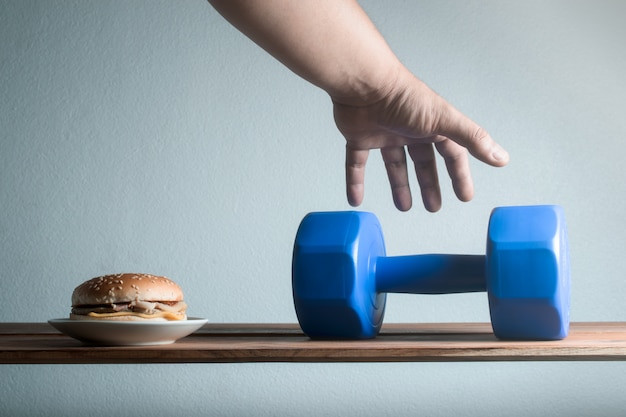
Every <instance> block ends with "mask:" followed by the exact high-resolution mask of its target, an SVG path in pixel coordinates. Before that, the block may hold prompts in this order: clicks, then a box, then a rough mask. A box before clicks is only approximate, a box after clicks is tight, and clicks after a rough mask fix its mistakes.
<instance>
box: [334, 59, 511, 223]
mask: <svg viewBox="0 0 626 417" xmlns="http://www.w3.org/2000/svg"><path fill="white" fill-rule="evenodd" d="M380 97H381V98H378V97H377V98H376V99H373V100H372V101H371V102H370V103H362V102H361V103H359V104H351V103H349V102H347V101H346V100H345V99H343V98H342V99H333V103H334V115H335V121H336V123H337V127H338V128H339V130H340V131H341V133H342V134H343V135H344V137H345V139H346V193H347V197H348V202H349V203H350V205H352V206H358V205H360V204H361V202H362V200H363V194H364V178H365V165H366V162H367V158H368V155H369V151H370V149H380V151H381V154H382V157H383V161H384V162H385V167H386V170H387V176H388V178H389V183H390V186H391V191H392V196H393V201H394V204H395V206H396V207H397V208H398V209H399V210H402V211H406V210H409V209H410V208H411V206H412V197H411V190H410V187H409V177H408V168H407V157H406V153H407V152H408V154H409V156H410V158H411V160H412V161H413V165H414V167H415V175H416V176H417V180H418V184H419V187H420V190H421V195H422V201H423V203H424V207H425V208H426V210H428V211H430V212H436V211H438V210H439V209H440V208H441V190H440V186H439V178H438V175H437V164H436V158H435V149H436V150H437V152H438V153H439V154H440V155H441V156H442V157H443V160H444V161H445V164H446V168H447V171H448V174H449V176H450V179H451V180H452V186H453V189H454V192H455V194H456V196H457V197H458V198H459V199H460V200H461V201H469V200H471V199H472V197H473V195H474V185H473V182H472V177H471V174H470V168H469V160H468V151H469V153H470V154H471V155H473V156H474V157H475V158H477V159H478V160H480V161H482V162H484V163H487V164H489V165H492V166H504V165H506V164H507V162H508V160H509V155H508V153H507V152H506V151H505V150H504V149H502V147H500V146H499V145H498V144H497V143H495V142H494V141H493V139H492V138H491V136H489V134H488V133H487V132H486V131H485V130H484V129H482V128H481V127H480V126H478V125H477V124H476V123H474V122H473V121H472V120H470V119H469V118H468V117H466V116H465V115H463V114H462V113H461V112H459V111H458V110H457V109H455V108H454V107H453V106H452V105H450V104H449V103H448V102H447V101H446V100H444V99H443V98H442V97H441V96H439V95H438V94H437V93H435V92H434V91H432V90H431V89H430V88H429V87H428V86H427V85H426V84H424V83H423V82H421V81H420V80H419V79H417V78H416V77H414V76H413V75H412V74H410V73H409V72H408V71H403V73H402V75H400V76H399V77H397V79H396V80H394V81H393V82H392V83H391V85H390V86H388V87H387V88H386V91H385V92H384V94H381V95H380Z"/></svg>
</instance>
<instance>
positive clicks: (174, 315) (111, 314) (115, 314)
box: [88, 311, 185, 320]
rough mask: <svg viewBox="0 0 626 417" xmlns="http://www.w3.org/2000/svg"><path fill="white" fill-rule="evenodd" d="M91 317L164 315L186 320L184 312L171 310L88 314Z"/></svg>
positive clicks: (170, 318) (165, 317)
mask: <svg viewBox="0 0 626 417" xmlns="http://www.w3.org/2000/svg"><path fill="white" fill-rule="evenodd" d="M88 316H89V317H96V318H103V317H116V316H138V317H142V318H144V319H156V318H159V317H162V318H164V319H167V320H185V315H184V313H175V312H171V311H158V312H156V313H154V314H144V313H135V312H134V311H118V312H115V313H94V312H91V313H89V314H88Z"/></svg>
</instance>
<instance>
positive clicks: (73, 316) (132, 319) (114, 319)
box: [70, 313, 187, 322]
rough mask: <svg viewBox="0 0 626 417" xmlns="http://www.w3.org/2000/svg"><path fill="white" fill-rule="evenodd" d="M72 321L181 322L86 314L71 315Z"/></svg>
mask: <svg viewBox="0 0 626 417" xmlns="http://www.w3.org/2000/svg"><path fill="white" fill-rule="evenodd" d="M70 320H95V321H103V320H106V321H141V322H146V321H179V320H168V319H166V318H164V317H154V318H144V317H139V316H112V317H91V316H86V315H84V314H74V313H70ZM182 320H187V315H185V316H184V318H183V319H182Z"/></svg>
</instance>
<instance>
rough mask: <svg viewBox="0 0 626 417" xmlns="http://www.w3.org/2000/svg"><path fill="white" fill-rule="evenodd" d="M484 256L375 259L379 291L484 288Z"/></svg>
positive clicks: (442, 291) (436, 291)
mask: <svg viewBox="0 0 626 417" xmlns="http://www.w3.org/2000/svg"><path fill="white" fill-rule="evenodd" d="M485 271H486V256H485V255H440V254H434V255H411V256H391V257H383V256H381V257H379V258H378V259H377V260H376V291H377V292H380V293H409V294H451V293H464V292H481V291H486V289H487V280H486V277H485Z"/></svg>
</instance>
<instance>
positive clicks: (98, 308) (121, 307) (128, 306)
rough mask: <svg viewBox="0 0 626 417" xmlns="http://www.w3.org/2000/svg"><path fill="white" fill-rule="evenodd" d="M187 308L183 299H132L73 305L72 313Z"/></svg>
mask: <svg viewBox="0 0 626 417" xmlns="http://www.w3.org/2000/svg"><path fill="white" fill-rule="evenodd" d="M186 309H187V304H185V303H184V302H183V301H131V302H128V303H115V304H93V305H81V306H72V314H79V315H88V314H89V313H99V314H102V313H117V312H120V311H132V312H134V313H145V314H152V313H154V312H155V311H156V310H161V311H172V312H178V311H185V310H186Z"/></svg>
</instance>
